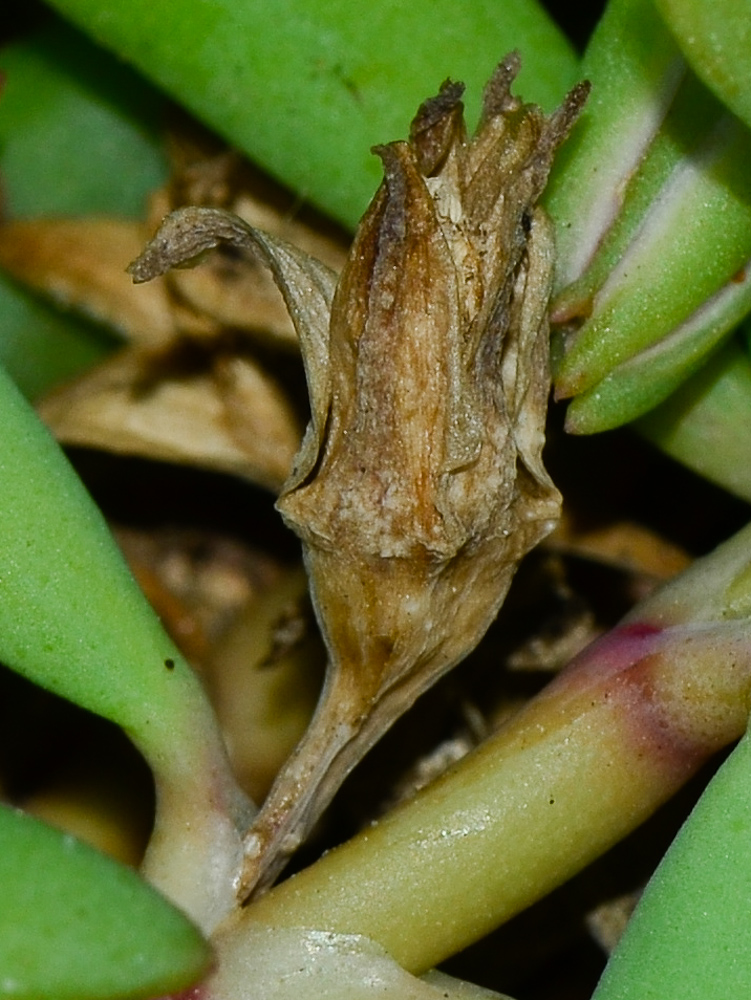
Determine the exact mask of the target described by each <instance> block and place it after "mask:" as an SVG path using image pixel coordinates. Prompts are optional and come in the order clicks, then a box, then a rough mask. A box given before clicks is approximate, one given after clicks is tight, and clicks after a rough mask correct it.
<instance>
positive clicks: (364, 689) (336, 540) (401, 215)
mask: <svg viewBox="0 0 751 1000" xmlns="http://www.w3.org/2000/svg"><path fill="white" fill-rule="evenodd" d="M517 70H518V58H517V57H515V56H510V57H508V58H507V59H506V60H505V61H504V62H503V63H502V64H501V65H500V66H499V68H498V70H497V71H496V74H495V75H494V77H493V79H492V80H491V82H490V84H489V85H488V88H487V90H486V93H485V102H484V111H483V115H482V120H481V123H480V127H479V130H478V133H477V135H476V136H475V137H474V138H473V139H472V140H471V141H470V140H468V138H467V135H466V132H465V127H464V122H463V109H462V105H461V102H460V97H461V91H462V88H461V86H460V85H457V84H451V83H447V84H445V85H444V86H443V88H442V89H441V92H440V94H439V95H438V96H437V97H435V98H433V99H432V100H429V101H427V102H426V103H425V104H424V105H423V106H422V107H421V109H420V110H419V112H418V115H417V117H416V119H415V121H414V122H413V126H412V132H411V136H410V140H409V141H408V142H395V143H391V144H390V145H388V146H384V147H379V148H378V149H377V152H378V154H379V155H380V156H381V159H382V160H383V164H384V172H385V180H384V183H383V185H382V187H381V188H380V190H379V191H378V193H377V194H376V196H375V198H374V200H373V202H372V204H371V206H370V208H369V209H368V211H367V213H366V215H365V217H364V219H363V221H362V222H361V224H360V227H359V230H358V233H357V236H356V238H355V242H354V245H353V247H352V249H351V251H350V255H349V257H348V260H347V263H346V265H345V267H344V270H343V272H342V275H341V278H340V280H339V282H338V284H337V286H336V293H335V295H334V296H333V302H332V300H331V299H332V297H331V292H332V290H333V284H332V279H331V272H330V271H328V269H326V270H325V277H324V278H323V279H322V277H321V271H320V268H321V265H316V264H315V263H314V262H313V261H312V259H311V258H305V256H304V255H303V254H301V253H300V252H299V251H293V250H292V249H291V248H290V247H288V246H286V245H284V244H283V243H281V242H280V241H278V240H275V239H273V240H272V239H270V238H269V237H268V236H265V235H263V234H262V233H260V232H259V231H257V230H252V229H250V227H248V226H247V225H245V224H244V223H242V222H241V221H240V220H238V219H236V218H234V217H233V216H231V215H230V214H229V213H227V212H223V211H216V210H214V211H212V210H200V209H193V210H182V211H180V212H177V213H174V214H173V215H172V216H170V217H169V218H168V219H167V220H166V221H165V223H164V225H163V227H162V229H161V230H160V232H159V233H158V234H157V236H156V237H155V239H154V240H153V241H152V243H151V244H150V245H149V246H148V247H147V249H146V250H145V251H144V254H143V255H142V256H141V258H139V260H137V261H136V262H135V264H134V265H132V272H133V274H134V276H135V277H136V279H137V280H146V279H148V278H150V277H152V276H154V275H158V274H161V273H163V272H164V271H165V270H166V269H167V268H168V267H174V266H177V265H180V264H182V263H184V262H185V261H186V260H190V259H193V258H195V257H196V256H197V255H198V254H199V253H201V252H203V251H204V250H206V249H207V248H210V247H213V246H216V245H218V244H219V243H227V242H228V243H230V244H231V245H233V246H235V247H241V248H243V249H247V250H248V251H251V252H255V253H256V254H258V255H259V256H260V257H261V259H263V260H265V261H266V262H267V263H268V264H269V266H270V267H271V268H272V271H273V274H274V278H275V280H276V282H277V284H278V285H279V287H280V289H281V291H282V293H283V295H284V297H285V300H286V302H287V305H288V308H289V309H290V313H291V315H292V318H293V321H294V323H295V326H296V328H297V332H298V336H299V338H300V344H301V348H302V352H303V358H304V361H305V365H306V374H307V379H308V386H309V391H310V397H311V423H310V426H309V428H308V431H307V433H306V436H305V440H304V442H303V445H302V447H301V449H300V451H299V453H298V456H297V459H296V462H295V470H294V472H293V473H292V475H291V477H290V479H289V480H288V481H287V483H286V485H285V488H284V491H283V493H282V496H281V498H280V500H279V504H278V506H279V509H280V510H281V512H282V514H283V516H284V518H285V520H286V521H287V522H288V523H289V524H290V525H291V526H292V527H293V528H294V530H295V531H297V533H298V534H299V535H300V536H301V538H302V540H303V544H304V552H305V559H306V563H307V567H308V570H309V574H310V578H311V587H312V595H313V599H314V603H315V607H316V612H317V615H318V618H319V621H320V624H321V627H322V631H323V634H324V638H325V640H326V644H327V648H328V652H329V666H328V670H327V680H326V684H325V688H324V692H323V695H322V699H321V701H320V703H319V706H318V709H317V712H316V716H315V718H314V720H313V722H312V724H311V726H310V728H309V730H308V732H307V734H306V736H305V738H304V739H303V741H302V742H301V744H300V745H299V746H298V748H297V750H296V751H295V753H294V754H293V755H292V757H291V758H290V761H289V762H288V764H287V766H286V767H285V769H284V770H283V772H282V774H281V775H280V777H279V778H278V780H277V782H276V783H275V785H274V788H273V789H272V791H271V793H270V795H269V797H268V799H267V801H266V803H265V805H264V808H263V810H262V812H261V814H260V815H259V817H258V820H257V822H256V823H255V824H254V826H253V828H252V830H251V831H250V832H249V835H248V837H247V840H246V854H247V858H246V860H247V865H246V870H245V873H244V880H243V886H242V891H243V892H244V893H246V894H247V893H249V892H250V891H252V890H253V889H260V888H263V887H264V886H266V885H268V884H269V883H270V881H271V880H273V877H274V875H275V874H276V872H277V871H278V870H279V869H280V868H281V867H282V866H283V864H284V860H285V858H286V856H287V855H288V854H289V853H290V851H291V850H293V849H294V848H295V846H296V845H297V844H298V843H299V841H300V840H301V839H302V838H303V837H304V835H305V834H306V832H307V830H308V829H309V828H310V826H311V825H312V823H313V822H314V821H315V819H316V818H317V816H318V815H319V814H320V812H321V810H322V809H323V808H324V807H325V805H326V804H327V803H328V801H329V800H330V799H331V797H332V795H333V794H334V792H335V791H336V789H337V788H338V786H339V785H340V783H341V781H342V780H343V778H344V777H345V776H346V774H347V773H348V772H349V771H350V770H351V768H352V767H353V766H354V764H355V763H356V762H357V761H358V760H359V759H360V757H362V755H363V754H364V753H365V752H366V750H367V749H368V748H369V747H370V746H371V745H372V744H373V743H374V742H375V741H376V740H377V739H378V737H379V736H380V735H381V734H382V733H383V732H384V730H385V729H387V728H388V727H389V726H390V725H391V724H392V723H393V722H394V720H395V719H396V718H397V717H398V716H399V715H400V714H401V713H402V712H403V711H405V709H407V708H408V707H409V706H410V705H411V704H412V702H413V701H414V699H415V698H416V697H417V696H418V695H419V694H420V693H421V692H422V691H424V690H425V689H426V688H427V687H428V686H430V685H431V684H432V683H433V682H434V681H435V680H437V679H438V677H439V676H441V674H443V673H444V672H445V671H446V670H448V669H449V668H450V667H451V666H453V665H454V664H455V663H457V662H458V661H459V660H460V659H462V658H463V657H464V656H465V655H466V654H467V653H468V652H469V651H470V650H471V649H472V648H473V647H474V646H475V644H476V643H477V642H478V641H479V639H480V638H481V637H482V635H483V634H484V632H485V630H486V629H487V627H488V625H489V624H490V622H491V621H492V619H493V618H494V617H495V615H496V613H497V611H498V608H499V606H500V604H501V602H502V601H503V598H504V596H505V594H506V591H507V589H508V586H509V584H510V582H511V579H512V576H513V574H514V571H515V569H516V566H517V563H518V561H519V560H520V559H521V557H522V556H523V555H524V554H525V553H526V552H527V551H528V550H529V549H530V548H531V547H532V546H534V545H535V544H536V543H537V542H538V541H539V540H540V539H541V538H542V537H543V536H544V535H546V534H547V533H548V532H549V531H550V530H551V528H552V527H553V525H554V524H555V521H556V518H557V516H558V512H559V506H560V497H559V494H558V492H557V490H556V489H555V487H554V486H553V484H552V482H551V481H550V478H549V477H548V475H547V473H546V472H545V469H544V467H543V464H542V447H543V443H544V426H545V416H546V410H547V398H548V393H549V370H548V325H547V308H548V298H549V294H550V287H551V278H552V269H553V258H554V253H553V245H552V238H551V233H550V225H549V223H548V221H547V219H546V217H545V216H544V214H543V212H542V210H541V209H540V208H538V207H537V206H536V203H537V200H538V198H539V196H540V194H541V192H542V190H543V187H544V185H545V182H546V179H547V176H548V173H549V170H550V166H551V163H552V158H553V154H554V151H555V149H556V147H557V146H558V145H559V144H560V142H561V141H562V140H563V139H564V137H565V135H566V133H567V132H568V129H569V128H570V126H571V124H572V123H573V121H574V120H575V118H576V116H577V114H578V112H579V110H580V108H581V106H582V104H583V102H584V100H585V98H586V94H587V87H586V85H581V86H579V87H577V88H575V90H574V91H572V93H571V94H570V95H569V97H568V98H567V100H566V101H565V102H564V104H563V106H562V108H561V109H560V110H559V111H558V112H556V113H555V114H554V115H552V116H551V117H550V118H546V117H545V116H544V115H543V113H542V112H541V111H540V110H539V109H538V108H536V107H534V106H531V105H523V104H522V103H521V102H520V101H519V100H518V99H517V98H515V97H512V96H511V94H510V91H509V87H510V84H511V82H512V80H513V79H514V77H515V75H516V72H517ZM329 311H330V316H329Z"/></svg>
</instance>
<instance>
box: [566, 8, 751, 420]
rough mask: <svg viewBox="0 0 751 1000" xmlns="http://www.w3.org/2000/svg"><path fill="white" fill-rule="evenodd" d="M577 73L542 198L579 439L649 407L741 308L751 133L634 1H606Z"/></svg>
mask: <svg viewBox="0 0 751 1000" xmlns="http://www.w3.org/2000/svg"><path fill="white" fill-rule="evenodd" d="M624 38H626V39H627V44H625V45H624V44H623V39H624ZM583 69H584V71H585V72H586V73H587V75H588V76H589V77H590V78H591V80H592V83H593V87H594V94H595V99H594V100H593V101H592V102H591V103H590V106H589V108H588V109H587V111H586V112H585V120H584V121H583V123H582V126H581V127H580V129H579V131H578V133H577V134H576V135H575V136H574V138H573V141H572V144H571V148H570V149H569V150H568V151H567V152H566V153H565V154H564V157H565V162H564V163H563V165H562V169H561V171H560V172H559V173H558V175H557V179H554V181H553V184H552V187H551V195H550V198H549V207H550V210H551V212H552V214H553V216H554V218H555V219H556V221H557V223H558V227H559V240H558V245H559V249H560V252H561V257H560V260H559V273H558V288H559V291H558V294H557V295H556V297H555V300H554V302H553V305H552V309H551V319H552V322H553V324H554V329H555V328H556V327H557V333H556V364H555V366H554V383H555V389H556V395H557V396H558V397H559V398H566V397H571V396H573V397H574V400H575V401H574V403H573V404H572V405H571V406H570V408H569V421H568V425H567V426H568V429H569V430H571V431H573V432H575V433H592V432H595V431H600V430H604V429H607V428H609V427H614V426H617V425H618V424H621V423H624V422H626V421H629V420H632V419H634V418H635V417H637V416H639V415H641V414H642V413H644V412H645V411H647V410H648V409H649V408H650V407H652V406H655V405H656V404H657V403H659V402H661V401H662V400H663V399H664V398H666V396H668V395H669V394H670V393H671V392H672V391H673V390H674V389H675V388H676V387H677V386H678V385H679V384H680V383H681V382H682V381H684V380H685V379H686V378H687V377H689V376H690V375H691V374H692V373H693V372H694V371H696V370H697V368H698V367H700V366H701V364H703V363H704V361H705V360H706V358H707V357H708V356H709V354H710V353H711V351H712V350H714V349H715V348H716V347H717V345H718V344H719V343H720V341H721V340H722V338H723V337H725V336H726V335H727V334H728V333H729V332H730V331H731V330H732V328H733V326H734V325H735V324H736V323H737V322H738V321H739V319H741V318H742V317H743V315H744V314H745V313H746V312H747V311H748V308H749V305H751V292H749V288H750V287H751V286H750V285H749V283H748V275H747V269H746V265H747V263H748V261H749V258H751V210H750V209H749V206H750V205H751V184H750V183H749V176H748V170H747V163H748V158H749V155H751V132H749V130H748V129H747V128H746V127H745V126H744V125H743V124H742V123H740V122H739V121H738V120H737V119H735V118H734V117H733V116H732V115H730V114H728V113H727V112H726V111H725V109H724V108H723V106H722V105H721V104H720V103H719V102H718V101H717V100H716V99H715V98H714V96H713V95H712V94H711V93H710V92H709V91H708V90H707V89H706V87H704V86H703V84H701V83H700V82H699V81H698V80H697V79H696V78H695V77H694V75H693V74H692V73H691V72H690V70H688V69H687V67H686V65H685V62H684V61H683V59H682V57H681V54H680V51H679V49H678V47H677V45H676V44H675V41H674V40H673V38H672V36H671V35H670V33H669V31H668V30H667V28H666V27H665V25H664V24H663V23H662V21H661V20H660V18H659V17H658V15H657V14H656V12H655V11H654V9H653V7H652V5H651V3H648V2H645V0H615V2H614V3H613V4H611V5H610V6H609V8H608V10H607V12H606V14H605V16H604V17H603V20H602V22H601V24H600V25H599V26H598V29H597V31H596V32H595V35H594V36H593V39H592V41H591V43H590V46H589V48H588V50H587V53H586V55H585V59H584V65H583Z"/></svg>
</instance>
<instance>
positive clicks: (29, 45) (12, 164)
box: [0, 18, 166, 216]
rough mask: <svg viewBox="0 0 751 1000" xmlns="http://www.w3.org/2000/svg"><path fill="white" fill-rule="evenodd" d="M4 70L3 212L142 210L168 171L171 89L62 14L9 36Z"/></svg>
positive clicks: (0, 134)
mask: <svg viewBox="0 0 751 1000" xmlns="http://www.w3.org/2000/svg"><path fill="white" fill-rule="evenodd" d="M0 71H2V73H3V78H4V85H3V91H2V98H1V100H2V114H1V115H0V170H1V171H2V178H3V195H4V199H5V206H4V210H5V212H7V213H8V214H9V215H13V216H35V215H51V214H53V215H56V214H63V215H68V214H78V213H84V212H85V213H89V214H95V213H109V214H122V215H133V216H138V215H141V214H142V213H143V212H144V210H145V207H146V198H147V196H148V194H149V193H150V192H151V191H152V190H153V189H154V188H155V187H158V186H159V184H161V183H162V181H163V180H164V178H165V177H166V162H165V157H164V152H163V149H162V144H161V141H160V138H159V131H160V126H161V124H162V121H161V119H162V117H163V115H164V112H165V100H164V98H163V97H162V96H161V95H160V94H159V93H158V92H157V91H155V90H154V89H153V88H152V87H150V86H149V85H148V84H147V83H146V82H145V81H144V80H143V79H142V78H141V77H139V76H137V75H136V74H135V73H134V72H133V71H132V70H130V69H129V68H128V67H127V66H124V65H123V64H122V63H120V62H118V60H116V59H113V58H112V57H111V56H109V55H108V54H107V53H105V52H103V51H102V50H101V49H99V48H97V46H95V45H93V44H92V43H91V42H90V41H89V40H88V39H87V38H86V37H85V35H82V34H80V33H79V32H78V31H76V30H74V29H73V28H72V27H70V26H69V25H67V24H66V23H65V22H63V21H59V20H58V19H57V18H55V19H53V21H52V23H51V24H49V25H46V26H45V27H44V28H43V29H42V30H40V31H37V32H35V33H34V34H33V35H31V36H30V37H28V38H24V39H22V40H21V41H19V42H16V43H14V44H10V45H6V46H4V47H3V48H2V49H1V50H0Z"/></svg>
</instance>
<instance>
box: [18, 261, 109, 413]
mask: <svg viewBox="0 0 751 1000" xmlns="http://www.w3.org/2000/svg"><path fill="white" fill-rule="evenodd" d="M112 344H113V338H111V337H108V335H107V333H106V332H105V331H103V330H100V329H99V328H98V327H95V326H93V324H90V323H86V322H85V321H84V320H82V319H81V318H80V317H78V316H74V315H72V314H67V313H64V312H61V311H60V310H59V309H55V308H54V307H53V306H51V305H49V304H48V303H47V302H44V301H42V300H41V299H38V298H36V297H35V296H33V295H31V294H29V293H28V292H27V291H25V290H24V289H22V288H19V287H18V285H16V284H15V283H14V282H13V281H11V280H10V279H9V278H7V277H6V276H5V275H4V274H2V273H0V365H2V366H3V367H4V368H5V370H6V371H7V372H8V373H9V374H10V375H11V377H12V378H13V380H14V382H15V383H16V385H17V386H18V388H19V389H20V390H21V392H23V394H24V395H25V396H27V397H28V398H29V399H36V398H37V397H39V396H41V395H42V394H43V393H44V392H46V391H47V390H48V389H51V388H52V386H53V385H55V384H56V383H58V382H62V381H64V380H65V379H68V378H72V377H73V376H74V375H76V374H78V373H79V372H80V371H82V370H83V369H84V368H88V367H89V366H90V365H93V364H94V363H95V362H97V361H99V360H101V359H102V358H103V357H104V356H105V355H106V354H107V353H109V350H110V349H111V346H112Z"/></svg>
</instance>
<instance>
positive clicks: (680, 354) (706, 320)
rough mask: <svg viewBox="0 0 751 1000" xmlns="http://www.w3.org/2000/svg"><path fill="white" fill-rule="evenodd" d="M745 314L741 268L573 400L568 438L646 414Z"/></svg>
mask: <svg viewBox="0 0 751 1000" xmlns="http://www.w3.org/2000/svg"><path fill="white" fill-rule="evenodd" d="M749 310H751V274H749V269H748V268H744V269H743V271H742V272H740V273H739V275H738V277H737V278H736V279H735V280H731V281H729V282H728V283H727V284H726V285H725V287H724V288H722V289H721V290H720V291H719V292H718V293H717V294H715V295H713V296H712V297H711V298H709V299H707V300H706V301H705V302H704V303H703V304H702V305H701V306H700V307H699V309H697V311H696V312H695V313H694V314H693V315H692V316H690V317H689V318H688V319H687V320H685V321H684V322H683V323H680V324H679V325H678V326H676V328H675V329H674V330H672V331H671V332H670V333H669V334H667V335H666V336H665V337H663V338H662V339H659V340H657V342H656V343H654V344H650V345H648V346H647V347H646V348H645V349H644V350H642V351H640V352H639V353H637V354H636V355H635V356H634V357H632V358H629V359H628V360H627V361H624V362H623V363H622V364H620V365H617V366H616V367H615V368H613V370H612V371H610V372H608V374H607V375H605V377H604V378H603V379H602V381H600V382H598V383H597V384H596V385H595V386H594V387H593V388H591V389H589V390H588V391H586V392H583V393H581V394H580V395H578V396H576V397H575V398H574V399H573V400H572V401H571V403H570V404H569V407H568V411H567V413H566V429H567V430H568V431H569V432H570V433H573V434H592V433H595V432H597V431H603V430H608V429H610V428H611V427H618V426H619V425H620V424H623V423H625V422H627V421H630V420H634V419H635V418H637V417H639V416H641V415H642V414H644V413H647V411H649V410H651V409H652V408H653V407H655V406H657V405H658V404H659V403H661V402H662V401H663V400H666V399H667V398H668V397H669V396H670V395H671V394H672V393H673V392H675V390H677V389H678V388H679V386H681V385H682V384H683V383H684V382H685V381H686V379H687V378H688V377H689V376H691V375H692V374H693V373H694V372H696V371H697V370H699V369H700V368H701V367H702V366H703V365H704V364H706V363H707V359H708V356H709V355H710V354H711V353H712V352H713V351H714V350H715V348H716V347H717V345H718V344H719V343H720V342H721V341H722V340H724V339H725V338H726V336H727V335H728V333H729V332H730V331H731V330H732V329H733V328H734V327H735V325H736V324H737V323H739V322H740V320H741V319H743V317H744V316H745V315H746V314H747V313H748V312H749ZM693 391H694V392H696V387H695V386H694V389H693ZM749 402H750V403H751V400H750V401H749ZM738 433H740V436H741V438H742V437H743V431H742V428H738V429H737V430H736V431H735V432H734V436H736V435H737V434H738ZM723 450H724V449H723ZM687 457H688V456H687Z"/></svg>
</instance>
